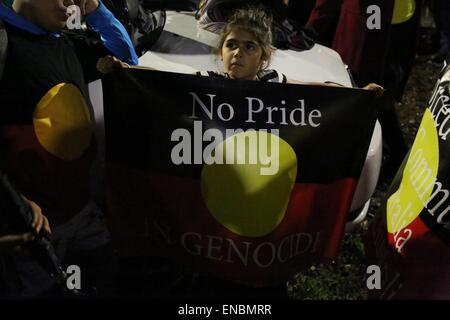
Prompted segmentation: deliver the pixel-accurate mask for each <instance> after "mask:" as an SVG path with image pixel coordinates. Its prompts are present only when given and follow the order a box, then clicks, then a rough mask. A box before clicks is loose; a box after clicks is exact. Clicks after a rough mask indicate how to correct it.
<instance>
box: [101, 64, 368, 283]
mask: <svg viewBox="0 0 450 320" xmlns="http://www.w3.org/2000/svg"><path fill="white" fill-rule="evenodd" d="M103 90H104V105H105V128H106V160H107V185H108V193H107V199H108V209H109V215H110V218H111V222H112V235H113V241H114V244H115V246H116V248H117V250H118V252H119V253H120V255H122V256H142V255H162V256H165V257H170V258H173V259H174V260H176V261H178V262H180V263H183V264H188V265H191V266H194V267H195V268H197V269H198V270H202V271H205V272H208V273H211V274H213V275H216V276H219V277H223V278H226V279H229V280H231V281H235V282H240V283H244V284H247V285H251V286H256V287H261V286H268V285H272V284H278V283H281V282H283V281H285V280H286V279H288V277H289V276H291V275H292V274H293V273H295V272H298V271H300V270H301V269H303V268H305V267H307V266H308V265H310V264H311V263H312V262H317V261H325V260H328V259H332V258H334V257H335V256H336V254H337V251H338V248H339V245H340V242H341V239H342V236H343V230H344V226H345V222H346V214H347V212H348V210H349V207H350V204H351V201H352V197H353V194H354V191H355V187H356V184H357V182H358V178H359V175H360V173H361V169H362V166H363V164H364V161H365V158H366V154H367V150H368V147H369V143H370V139H371V137H372V133H373V129H374V125H375V120H376V109H375V106H374V103H373V96H372V95H371V93H370V92H367V91H364V90H358V89H351V88H340V87H324V86H304V85H294V84H274V83H260V82H256V81H239V80H230V79H212V78H208V77H201V76H191V75H182V74H174V73H166V72H156V71H148V70H139V69H128V70H121V71H119V72H116V73H114V74H112V75H110V76H109V77H108V78H106V79H105V80H104V83H103Z"/></svg>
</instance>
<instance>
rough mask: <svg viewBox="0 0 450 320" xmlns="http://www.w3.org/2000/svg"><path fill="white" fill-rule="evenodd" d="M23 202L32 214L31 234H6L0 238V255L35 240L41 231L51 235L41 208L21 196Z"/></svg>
mask: <svg viewBox="0 0 450 320" xmlns="http://www.w3.org/2000/svg"><path fill="white" fill-rule="evenodd" d="M22 198H23V200H24V201H25V202H26V203H27V204H28V205H29V206H30V208H31V211H32V212H33V224H32V228H33V232H27V233H23V234H7V235H3V236H0V254H2V253H6V252H10V251H13V250H16V249H18V248H20V246H21V245H24V244H26V243H28V242H30V241H33V240H34V239H35V236H36V235H38V234H39V233H40V232H41V230H42V229H43V230H45V232H46V233H47V234H51V229H50V225H49V223H48V220H47V218H46V217H45V216H44V215H43V214H42V210H41V208H40V207H39V206H38V205H37V204H36V203H34V202H33V201H30V200H28V199H27V198H25V196H23V195H22Z"/></svg>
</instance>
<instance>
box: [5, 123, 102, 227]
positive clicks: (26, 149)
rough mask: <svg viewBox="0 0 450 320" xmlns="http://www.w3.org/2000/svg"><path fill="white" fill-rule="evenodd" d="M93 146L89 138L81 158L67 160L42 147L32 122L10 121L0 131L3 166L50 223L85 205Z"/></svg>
mask: <svg viewBox="0 0 450 320" xmlns="http://www.w3.org/2000/svg"><path fill="white" fill-rule="evenodd" d="M95 150H96V147H95V142H94V139H92V140H91V144H90V146H89V147H88V149H87V150H86V151H85V152H84V154H83V155H82V156H81V157H80V158H78V159H75V160H71V161H66V160H62V159H60V158H57V157H55V156H54V155H52V154H50V153H49V152H48V151H47V150H45V149H44V148H43V147H42V145H41V144H40V143H39V140H38V138H37V137H36V134H35V131H34V127H33V125H32V124H29V125H9V126H5V127H3V128H2V131H1V132H0V154H1V160H0V161H1V163H2V167H3V169H5V171H6V172H7V173H8V175H9V176H10V177H11V179H12V181H13V182H14V183H15V184H16V187H17V188H18V190H19V192H20V193H22V194H24V195H25V196H26V197H27V198H29V199H30V200H32V201H34V202H36V203H37V204H38V205H39V206H40V207H41V209H42V212H43V213H44V214H45V215H46V216H47V218H48V220H49V222H50V225H51V226H53V227H54V226H56V225H59V224H61V223H64V222H66V221H67V220H68V219H69V218H70V217H72V216H73V215H74V214H75V213H77V212H79V211H80V210H81V209H82V208H83V206H84V205H86V203H87V201H88V193H89V190H88V187H89V179H90V178H89V174H90V172H89V168H90V166H91V163H92V160H93V158H94V155H95Z"/></svg>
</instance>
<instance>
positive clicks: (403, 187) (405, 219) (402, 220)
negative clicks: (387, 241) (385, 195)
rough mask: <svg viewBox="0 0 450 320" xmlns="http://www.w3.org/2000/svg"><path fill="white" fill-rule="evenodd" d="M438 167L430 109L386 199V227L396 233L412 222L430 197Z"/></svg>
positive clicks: (436, 142) (437, 152) (436, 141)
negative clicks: (393, 189) (399, 180)
mask: <svg viewBox="0 0 450 320" xmlns="http://www.w3.org/2000/svg"><path fill="white" fill-rule="evenodd" d="M438 168H439V141H438V134H437V131H436V127H435V124H434V120H433V116H432V115H431V112H430V110H429V109H426V111H425V114H424V116H423V119H422V123H421V124H420V128H419V130H418V131H417V135H416V139H415V140H414V144H413V146H412V148H411V151H410V154H409V157H408V161H407V163H406V166H405V169H404V170H403V178H402V182H401V183H400V187H399V189H398V190H397V191H396V192H395V193H393V194H392V195H391V196H390V197H389V199H388V201H387V208H386V213H387V227H388V231H389V233H391V234H393V233H396V232H398V231H400V230H402V229H403V228H405V227H406V226H408V225H409V224H410V223H411V222H413V221H414V220H415V219H416V218H417V217H418V216H419V214H420V212H421V211H422V210H423V208H424V206H425V203H426V202H427V201H428V199H430V196H431V193H432V191H433V188H434V186H435V182H436V176H437V172H438Z"/></svg>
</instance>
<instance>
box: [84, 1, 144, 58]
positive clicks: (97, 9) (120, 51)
mask: <svg viewBox="0 0 450 320" xmlns="http://www.w3.org/2000/svg"><path fill="white" fill-rule="evenodd" d="M77 2H78V5H79V6H80V8H81V11H82V13H84V14H86V16H85V20H86V22H87V24H88V25H89V26H90V27H91V28H92V30H94V31H95V32H97V33H98V34H99V35H100V39H101V41H102V43H103V45H104V46H105V48H106V49H108V51H109V52H110V53H111V54H112V55H113V56H115V57H117V58H118V59H120V60H121V61H123V62H125V63H127V64H129V65H137V64H138V57H137V54H136V51H135V50H134V47H133V44H132V42H131V39H130V36H129V35H128V33H127V31H126V30H125V28H124V26H123V25H122V24H121V23H120V22H119V20H117V19H116V18H115V17H114V15H113V14H112V13H111V11H109V10H108V9H107V8H106V7H105V5H104V4H103V3H102V2H101V1H100V0H78V1H77Z"/></svg>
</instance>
